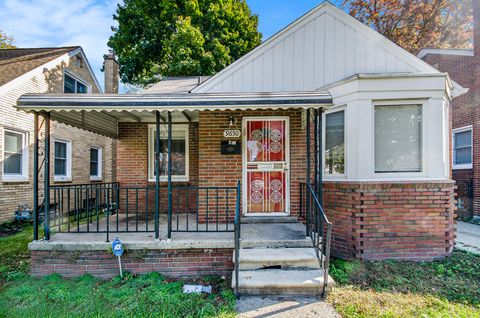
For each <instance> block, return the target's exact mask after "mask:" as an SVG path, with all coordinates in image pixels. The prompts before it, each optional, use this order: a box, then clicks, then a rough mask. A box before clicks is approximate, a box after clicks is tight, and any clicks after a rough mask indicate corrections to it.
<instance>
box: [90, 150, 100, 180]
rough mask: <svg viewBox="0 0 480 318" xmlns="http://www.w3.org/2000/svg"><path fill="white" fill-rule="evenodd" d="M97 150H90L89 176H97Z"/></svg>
mask: <svg viewBox="0 0 480 318" xmlns="http://www.w3.org/2000/svg"><path fill="white" fill-rule="evenodd" d="M98 159H99V158H98V149H95V148H90V175H91V176H98Z"/></svg>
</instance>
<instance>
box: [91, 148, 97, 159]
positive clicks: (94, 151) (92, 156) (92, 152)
mask: <svg viewBox="0 0 480 318" xmlns="http://www.w3.org/2000/svg"><path fill="white" fill-rule="evenodd" d="M90 161H94V162H98V149H95V148H91V149H90Z"/></svg>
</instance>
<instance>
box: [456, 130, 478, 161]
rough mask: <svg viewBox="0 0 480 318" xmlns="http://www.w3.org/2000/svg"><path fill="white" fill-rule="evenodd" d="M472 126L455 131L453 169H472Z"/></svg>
mask: <svg viewBox="0 0 480 318" xmlns="http://www.w3.org/2000/svg"><path fill="white" fill-rule="evenodd" d="M472 161H473V160H472V126H468V127H463V128H458V129H454V130H453V169H472Z"/></svg>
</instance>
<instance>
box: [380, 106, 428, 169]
mask: <svg viewBox="0 0 480 318" xmlns="http://www.w3.org/2000/svg"><path fill="white" fill-rule="evenodd" d="M421 171H422V105H417V104H411V105H410V104H407V105H401V104H400V105H375V172H376V173H402V172H421Z"/></svg>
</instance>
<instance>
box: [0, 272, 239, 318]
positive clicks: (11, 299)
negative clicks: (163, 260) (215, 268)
mask: <svg viewBox="0 0 480 318" xmlns="http://www.w3.org/2000/svg"><path fill="white" fill-rule="evenodd" d="M208 283H209V284H212V285H214V286H216V292H215V293H212V294H210V295H207V294H183V293H182V287H183V282H181V281H170V280H166V279H165V278H164V277H163V276H162V275H160V274H158V273H150V274H146V275H140V276H132V275H126V276H125V277H124V278H123V279H122V278H120V277H115V278H113V279H111V280H109V281H100V280H97V279H95V278H93V277H92V276H90V275H84V276H82V277H79V278H77V279H70V280H69V279H63V278H61V277H60V276H58V275H51V276H48V277H45V278H42V279H32V278H30V277H23V278H19V279H16V280H15V281H13V282H9V283H8V285H7V288H5V290H3V291H2V292H1V294H0V316H1V317H3V316H8V317H37V316H38V317H66V316H69V317H153V316H155V317H234V316H235V311H234V304H235V296H234V295H233V293H232V291H231V290H230V289H229V288H227V286H226V282H225V281H223V280H221V279H219V278H215V279H210V280H208Z"/></svg>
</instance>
